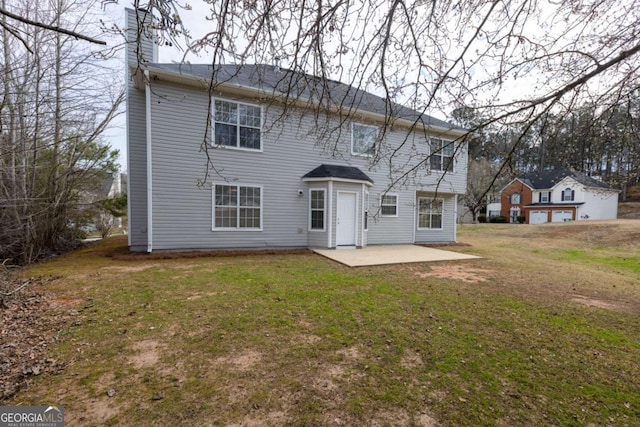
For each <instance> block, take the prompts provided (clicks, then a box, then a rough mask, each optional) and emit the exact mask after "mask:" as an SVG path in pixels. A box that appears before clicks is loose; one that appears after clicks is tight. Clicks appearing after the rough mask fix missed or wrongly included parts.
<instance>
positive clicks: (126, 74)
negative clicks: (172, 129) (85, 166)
mask: <svg viewBox="0 0 640 427" xmlns="http://www.w3.org/2000/svg"><path fill="white" fill-rule="evenodd" d="M124 72H125V82H127V87H126V89H125V91H126V96H127V114H125V129H126V130H127V136H126V138H127V174H128V176H127V197H128V198H130V197H131V148H130V147H129V145H130V140H129V138H130V135H129V114H130V113H129V103H130V102H131V101H130V99H131V98H129V91H130V86H131V84H130V83H129V81H128V79H129V67H126V66H125V67H124ZM130 219H131V199H129V201H127V229H128V230H127V246H129V247H131V221H129V220H130Z"/></svg>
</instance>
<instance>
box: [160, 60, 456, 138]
mask: <svg viewBox="0 0 640 427" xmlns="http://www.w3.org/2000/svg"><path fill="white" fill-rule="evenodd" d="M149 66H150V67H151V68H156V69H160V70H165V71H169V72H172V73H178V74H184V75H186V76H193V77H199V78H202V79H205V80H210V79H211V78H212V76H213V78H214V80H215V81H216V82H218V83H229V84H235V85H239V86H244V87H249V88H252V89H258V90H262V91H265V92H267V93H271V94H274V95H285V96H289V98H290V99H291V100H292V101H293V100H295V99H299V98H302V99H309V100H313V101H316V102H320V103H321V104H323V105H325V106H339V107H343V108H344V107H347V108H353V109H354V110H363V111H367V112H371V113H376V114H381V115H387V116H390V117H393V118H398V119H405V120H410V121H415V122H418V123H420V124H424V125H427V126H436V127H440V128H444V129H448V130H457V131H465V129H464V128H461V127H459V126H456V125H453V124H451V123H449V122H446V121H444V120H440V119H437V118H435V117H432V116H429V115H427V114H422V113H421V112H419V111H416V110H413V109H411V108H407V107H404V106H402V105H400V104H397V103H394V102H387V101H386V100H385V99H384V98H381V97H379V96H377V95H374V94H371V93H369V92H366V91H364V90H361V89H358V88H355V87H353V86H350V85H347V84H344V83H340V82H337V81H334V80H323V79H321V78H319V77H316V76H312V75H310V74H306V73H300V72H296V71H292V70H288V69H284V68H277V67H274V66H272V65H264V64H244V65H233V64H219V65H216V67H215V70H214V68H213V67H212V66H211V65H208V64H159V63H155V64H149Z"/></svg>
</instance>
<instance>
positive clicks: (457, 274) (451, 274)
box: [415, 264, 492, 283]
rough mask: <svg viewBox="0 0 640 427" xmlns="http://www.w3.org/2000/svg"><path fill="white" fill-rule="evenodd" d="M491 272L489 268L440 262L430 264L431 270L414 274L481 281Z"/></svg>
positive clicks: (422, 276) (470, 281)
mask: <svg viewBox="0 0 640 427" xmlns="http://www.w3.org/2000/svg"><path fill="white" fill-rule="evenodd" d="M491 273H492V271H491V270H485V269H482V268H474V267H470V266H469V265H460V264H442V265H434V266H432V267H431V271H427V272H416V273H415V274H416V276H418V277H420V278H422V279H424V278H425V277H438V278H441V279H453V280H461V281H463V282H467V283H481V282H484V281H486V280H487V275H489V274H491Z"/></svg>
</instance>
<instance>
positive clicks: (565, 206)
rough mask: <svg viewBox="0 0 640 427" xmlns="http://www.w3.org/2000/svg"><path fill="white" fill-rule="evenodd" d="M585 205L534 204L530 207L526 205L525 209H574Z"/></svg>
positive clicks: (579, 203) (582, 203) (581, 203)
mask: <svg viewBox="0 0 640 427" xmlns="http://www.w3.org/2000/svg"><path fill="white" fill-rule="evenodd" d="M581 205H584V202H578V203H532V204H530V205H524V206H523V208H525V209H541V208H574V207H577V206H581Z"/></svg>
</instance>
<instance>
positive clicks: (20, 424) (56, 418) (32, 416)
mask: <svg viewBox="0 0 640 427" xmlns="http://www.w3.org/2000/svg"><path fill="white" fill-rule="evenodd" d="M0 427H64V408H63V407H62V406H0Z"/></svg>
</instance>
